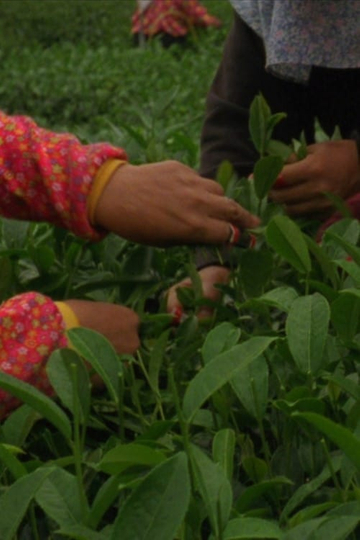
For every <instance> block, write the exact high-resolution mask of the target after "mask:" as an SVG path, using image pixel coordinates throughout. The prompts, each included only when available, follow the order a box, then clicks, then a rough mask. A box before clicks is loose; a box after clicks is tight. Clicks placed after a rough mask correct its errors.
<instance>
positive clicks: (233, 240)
mask: <svg viewBox="0 0 360 540" xmlns="http://www.w3.org/2000/svg"><path fill="white" fill-rule="evenodd" d="M240 237H241V233H240V229H238V227H235V225H230V236H229V239H228V244H231V245H232V246H234V245H236V244H237V243H238V242H239V240H240Z"/></svg>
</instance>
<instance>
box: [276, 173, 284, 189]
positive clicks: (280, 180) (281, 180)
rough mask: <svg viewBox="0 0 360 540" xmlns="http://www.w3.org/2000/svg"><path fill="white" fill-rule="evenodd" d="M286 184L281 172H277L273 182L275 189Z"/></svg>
mask: <svg viewBox="0 0 360 540" xmlns="http://www.w3.org/2000/svg"><path fill="white" fill-rule="evenodd" d="M285 186H286V182H285V180H284V177H283V175H282V174H279V176H278V177H277V179H276V181H275V184H274V187H275V188H276V189H281V188H283V187H285Z"/></svg>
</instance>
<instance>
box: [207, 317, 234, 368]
mask: <svg viewBox="0 0 360 540" xmlns="http://www.w3.org/2000/svg"><path fill="white" fill-rule="evenodd" d="M240 335H241V330H240V328H236V326H234V325H233V324H231V323H228V322H223V323H221V324H218V325H217V326H215V328H213V329H212V330H211V331H210V332H209V333H208V334H207V336H206V338H205V341H204V344H203V346H202V348H201V355H202V357H203V360H204V364H208V363H209V362H210V360H212V359H213V358H215V356H218V355H219V354H221V353H223V352H225V351H228V350H230V349H231V348H232V347H234V346H235V345H236V344H237V343H238V341H239V339H240Z"/></svg>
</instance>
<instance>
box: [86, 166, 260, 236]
mask: <svg viewBox="0 0 360 540" xmlns="http://www.w3.org/2000/svg"><path fill="white" fill-rule="evenodd" d="M259 222H260V221H259V219H258V218H257V217H256V216H253V215H251V214H250V213H249V212H247V211H246V210H245V209H243V208H242V207H241V206H239V205H238V204H237V203H236V202H235V201H233V200H230V199H228V198H227V197H225V196H224V192H223V189H222V187H221V186H220V184H218V183H217V182H215V181H214V180H208V179H205V178H201V177H200V176H199V175H198V174H197V173H196V172H195V171H193V170H192V169H190V168H189V167H187V166H185V165H183V164H181V163H178V162H176V161H165V162H162V163H153V164H149V165H140V166H134V165H130V164H125V165H122V166H121V167H119V168H118V169H117V170H116V171H115V173H114V174H113V176H112V178H111V179H110V181H109V183H108V184H107V186H106V187H105V189H104V191H103V193H102V195H101V196H100V198H99V201H98V203H97V207H96V209H95V224H96V225H99V226H101V227H103V228H104V229H106V230H108V231H112V232H115V233H117V234H119V235H120V236H122V237H124V238H127V239H128V240H131V241H134V242H139V243H142V244H150V245H156V246H165V245H171V244H182V243H186V244H194V243H197V244H204V243H211V244H221V243H224V242H226V241H228V239H229V235H230V232H231V230H230V224H232V225H235V226H236V227H238V228H240V229H243V228H247V227H250V228H252V227H257V226H258V225H259Z"/></svg>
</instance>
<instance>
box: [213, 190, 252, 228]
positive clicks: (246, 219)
mask: <svg viewBox="0 0 360 540" xmlns="http://www.w3.org/2000/svg"><path fill="white" fill-rule="evenodd" d="M214 197H215V196H212V197H211V198H209V215H210V217H213V218H217V219H221V220H224V221H227V222H228V223H232V224H233V225H235V226H236V227H239V228H240V229H247V228H250V229H251V228H255V227H258V226H259V225H260V219H259V218H258V217H257V216H254V215H253V214H251V213H250V212H248V211H247V210H245V208H243V207H242V206H240V205H239V204H238V203H237V202H236V201H234V200H233V199H229V198H228V197H222V199H219V198H218V197H216V199H215V198H214Z"/></svg>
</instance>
